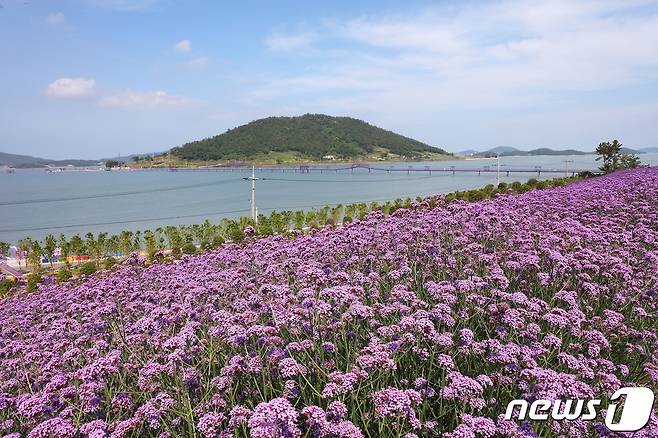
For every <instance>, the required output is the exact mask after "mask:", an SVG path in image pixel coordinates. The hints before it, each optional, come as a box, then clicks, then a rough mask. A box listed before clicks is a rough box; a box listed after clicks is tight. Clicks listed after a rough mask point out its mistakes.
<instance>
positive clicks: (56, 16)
mask: <svg viewBox="0 0 658 438" xmlns="http://www.w3.org/2000/svg"><path fill="white" fill-rule="evenodd" d="M65 19H66V17H64V14H63V13H61V12H53V13H52V14H49V15H48V16H47V17H46V22H47V23H48V24H51V25H53V26H57V25H58V24H62V23H64V20H65Z"/></svg>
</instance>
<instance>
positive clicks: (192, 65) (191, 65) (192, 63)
mask: <svg viewBox="0 0 658 438" xmlns="http://www.w3.org/2000/svg"><path fill="white" fill-rule="evenodd" d="M209 62H210V59H208V58H207V57H205V56H201V57H199V58H194V59H190V60H189V61H185V62H183V63H181V66H183V67H184V68H186V69H189V70H200V69H203V68H206V67H207V66H208V63H209Z"/></svg>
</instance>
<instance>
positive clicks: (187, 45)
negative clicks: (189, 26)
mask: <svg viewBox="0 0 658 438" xmlns="http://www.w3.org/2000/svg"><path fill="white" fill-rule="evenodd" d="M174 50H175V51H177V52H180V53H189V52H190V51H192V42H191V41H190V40H181V41H179V42H177V43H176V44H174Z"/></svg>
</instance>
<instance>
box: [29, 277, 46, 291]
mask: <svg viewBox="0 0 658 438" xmlns="http://www.w3.org/2000/svg"><path fill="white" fill-rule="evenodd" d="M42 281H43V277H42V276H41V274H40V273H34V274H31V275H30V276H29V277H27V284H26V285H25V290H27V291H28V292H34V291H36V290H37V289H38V286H39V284H40V283H41V282H42Z"/></svg>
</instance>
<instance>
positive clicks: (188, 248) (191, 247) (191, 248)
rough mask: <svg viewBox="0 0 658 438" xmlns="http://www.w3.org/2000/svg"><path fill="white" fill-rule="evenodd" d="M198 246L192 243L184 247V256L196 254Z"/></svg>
mask: <svg viewBox="0 0 658 438" xmlns="http://www.w3.org/2000/svg"><path fill="white" fill-rule="evenodd" d="M196 252H197V250H196V246H194V244H193V243H192V242H187V243H186V244H185V245H183V254H196Z"/></svg>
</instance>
